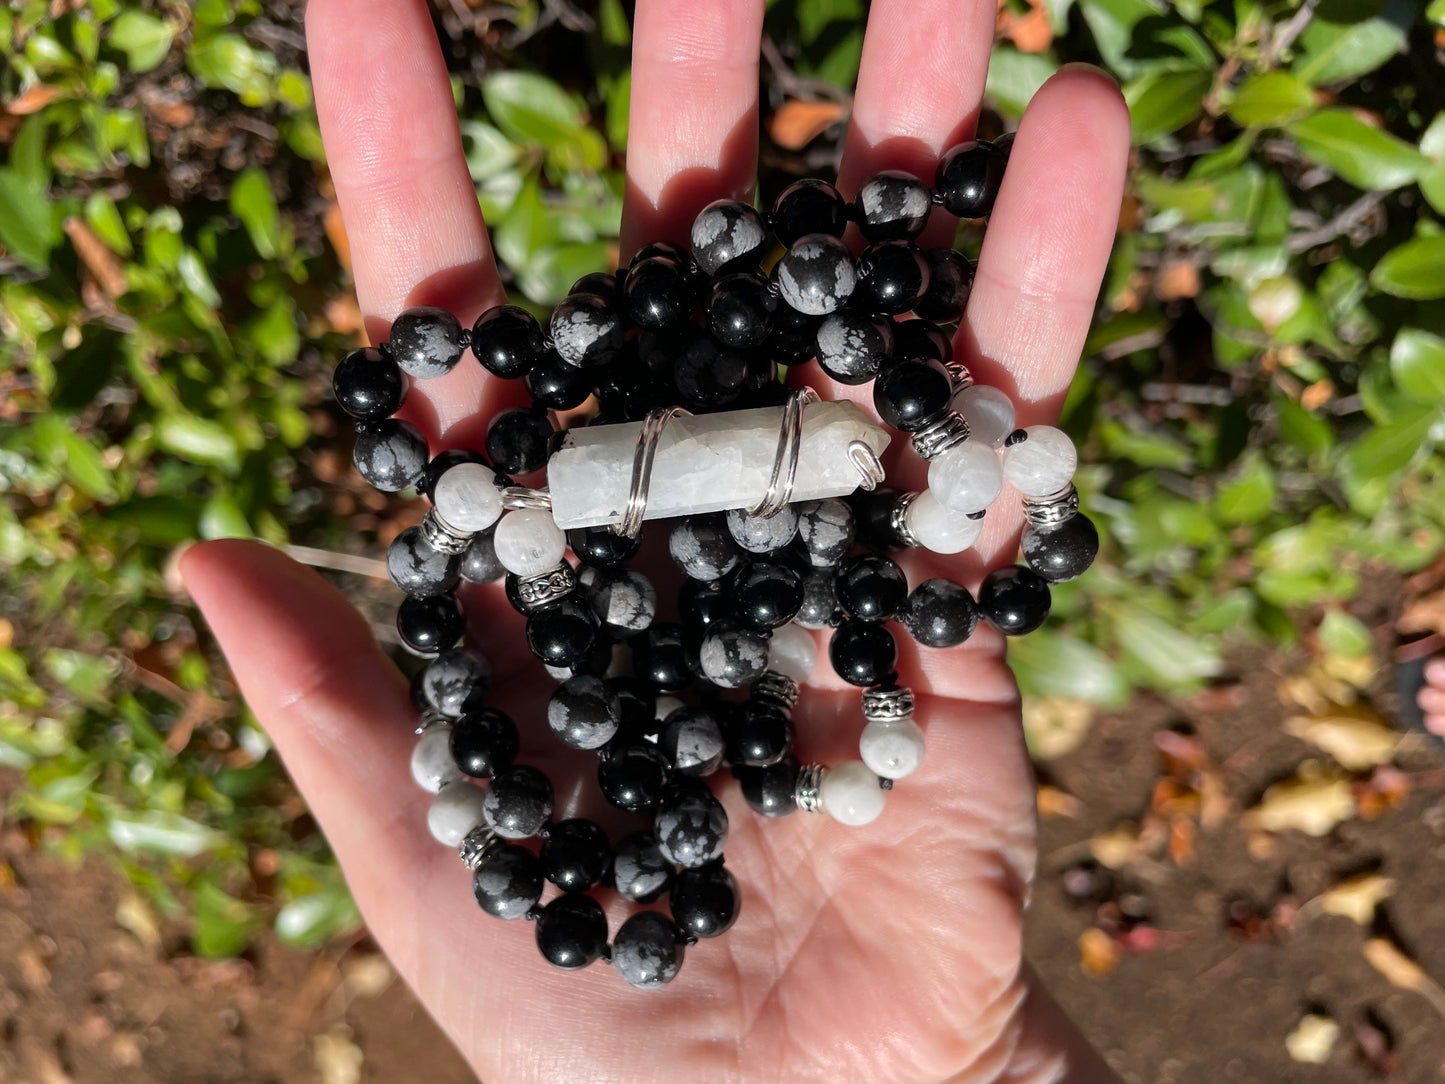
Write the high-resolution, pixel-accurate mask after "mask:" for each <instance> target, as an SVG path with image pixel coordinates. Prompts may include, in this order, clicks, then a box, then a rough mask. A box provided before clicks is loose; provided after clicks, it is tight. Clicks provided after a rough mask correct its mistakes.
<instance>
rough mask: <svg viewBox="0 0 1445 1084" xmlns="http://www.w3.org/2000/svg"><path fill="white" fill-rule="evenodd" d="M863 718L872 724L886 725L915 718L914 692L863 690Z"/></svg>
mask: <svg viewBox="0 0 1445 1084" xmlns="http://www.w3.org/2000/svg"><path fill="white" fill-rule="evenodd" d="M863 718H864V719H866V720H868V722H870V723H886V722H891V721H893V720H896V719H911V718H913V690H912V689H906V688H893V689H884V688H874V689H864V690H863Z"/></svg>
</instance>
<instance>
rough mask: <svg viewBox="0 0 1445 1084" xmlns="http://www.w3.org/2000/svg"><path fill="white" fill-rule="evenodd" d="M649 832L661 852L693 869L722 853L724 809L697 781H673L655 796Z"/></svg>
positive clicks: (725, 836)
mask: <svg viewBox="0 0 1445 1084" xmlns="http://www.w3.org/2000/svg"><path fill="white" fill-rule="evenodd" d="M652 833H653V835H655V836H656V837H657V845H658V847H660V848H661V849H662V853H663V855H665V856H666V857H667V858H669V859H671V860H672V861H673V862H676V863H677V864H678V865H679V866H683V867H685V868H687V869H694V868H696V867H698V866H702V865H706V864H707V863H708V862H711V861H713V860H714V859H716V858H719V857H721V856H722V852H723V845H724V844H725V843H726V842H727V838H728V815H727V811H726V810H724V809H723V807H722V803H721V802H719V801H718V800H717V799H716V798H714V797H713V794H712V791H710V790H708V788H707V786H706V784H704V783H703V782H702V781H701V780H699V779H681V780H676V781H675V782H674V783H673V784H672V785H671V786H670V787H669V788H668V790H667V791H666V792H665V793H664V794H663V795H662V797H661V798H659V799H658V802H657V808H656V809H655V810H654V812H653V818H652Z"/></svg>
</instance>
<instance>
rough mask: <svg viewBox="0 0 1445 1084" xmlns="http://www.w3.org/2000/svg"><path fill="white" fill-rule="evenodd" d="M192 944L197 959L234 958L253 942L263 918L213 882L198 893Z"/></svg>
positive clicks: (205, 884)
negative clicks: (199, 957) (252, 938)
mask: <svg viewBox="0 0 1445 1084" xmlns="http://www.w3.org/2000/svg"><path fill="white" fill-rule="evenodd" d="M192 918H193V921H194V926H193V929H192V933H191V941H192V943H193V945H194V947H195V950H196V955H198V956H202V957H205V958H206V959H211V960H216V959H224V958H226V957H228V956H235V955H237V954H238V953H239V952H241V951H242V950H243V949H244V948H245V947H246V946H247V945H248V944H250V942H251V936H252V935H253V934H254V933H255V932H256V928H257V927H258V926H259V924H260V915H259V914H258V913H257V911H256V909H255V908H254V907H252V906H251V905H250V904H248V903H245V902H243V901H241V900H238V899H236V898H235V897H234V896H228V895H226V893H225V892H223V891H221V889H220V888H219V887H217V886H216V885H215V884H214V883H213V882H212V881H210V880H204V881H202V882H201V883H200V885H199V887H198V888H197V890H196V902H195V909H194V912H193V915H192Z"/></svg>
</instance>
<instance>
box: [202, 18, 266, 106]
mask: <svg viewBox="0 0 1445 1084" xmlns="http://www.w3.org/2000/svg"><path fill="white" fill-rule="evenodd" d="M186 65H187V67H189V68H190V69H191V73H192V74H193V75H195V77H196V78H197V79H199V80H201V82H203V83H205V84H207V85H208V86H213V87H224V88H225V89H226V90H229V91H231V92H232V93H233V94H235V95H236V96H237V97H239V98H240V99H241V102H242V104H244V105H249V106H262V105H267V104H269V102H270V101H271V75H272V73H273V72H275V70H276V58H275V57H274V56H272V55H271V54H270V53H264V52H258V51H257V50H255V49H253V48H251V45H250V43H249V42H247V41H246V39H245V38H243V37H241V35H240V34H217V35H215V36H214V37H208V38H204V39H202V40H200V41H197V42H195V43H194V44H193V45H191V47H190V48H189V49H187V50H186Z"/></svg>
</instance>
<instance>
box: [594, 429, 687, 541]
mask: <svg viewBox="0 0 1445 1084" xmlns="http://www.w3.org/2000/svg"><path fill="white" fill-rule="evenodd" d="M679 414H685V415H687V416H689V417H691V416H692V411H690V410H686V409H684V408H683V407H680V406H671V407H663V408H662V409H660V410H653V411H649V412H648V415H647V417H646V418H644V419H643V421H642V429H641V431H640V432H639V433H638V434H637V447H636V449H635V450H634V451H633V453H632V485H631V487H630V488H629V489H628V491H627V507H626V508H625V509H624V510H623V512H622V520H621V521H620V522H619V523H617V524H615V525H614V526H613V530H615V531H616V532H617V533H618V534H620V535H623V536H624V537H627V538H636V537H637V536H638V534H639V533H640V532H641V531H642V519H643V516H644V515H645V514H646V512H647V490H648V487H649V485H651V483H652V461H653V460H654V459H655V458H656V457H657V444H658V442H659V441H660V440H661V439H662V431H663V430H664V429H666V428H667V423H668V422H670V421H672V419H673V418H675V417H677V416H678V415H679Z"/></svg>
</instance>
